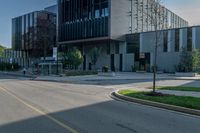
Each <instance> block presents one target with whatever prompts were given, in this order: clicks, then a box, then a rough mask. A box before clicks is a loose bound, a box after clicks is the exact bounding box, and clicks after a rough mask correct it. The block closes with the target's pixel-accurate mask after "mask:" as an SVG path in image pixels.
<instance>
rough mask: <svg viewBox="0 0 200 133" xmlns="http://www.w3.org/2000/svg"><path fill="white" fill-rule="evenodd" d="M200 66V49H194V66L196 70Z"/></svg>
mask: <svg viewBox="0 0 200 133" xmlns="http://www.w3.org/2000/svg"><path fill="white" fill-rule="evenodd" d="M198 66H199V51H198V49H193V51H192V68H193V70H194V71H196V70H197V67H198Z"/></svg>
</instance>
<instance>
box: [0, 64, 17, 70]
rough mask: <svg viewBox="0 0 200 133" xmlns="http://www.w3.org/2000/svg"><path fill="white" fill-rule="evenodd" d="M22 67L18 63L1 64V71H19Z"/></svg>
mask: <svg viewBox="0 0 200 133" xmlns="http://www.w3.org/2000/svg"><path fill="white" fill-rule="evenodd" d="M19 68H20V66H19V65H18V64H17V63H12V64H10V63H6V62H0V71H17V70H19Z"/></svg>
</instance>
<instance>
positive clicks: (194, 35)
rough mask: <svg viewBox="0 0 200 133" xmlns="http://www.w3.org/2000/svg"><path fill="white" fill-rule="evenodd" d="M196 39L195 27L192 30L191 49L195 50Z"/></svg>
mask: <svg viewBox="0 0 200 133" xmlns="http://www.w3.org/2000/svg"><path fill="white" fill-rule="evenodd" d="M196 38H197V33H196V27H193V28H192V48H193V49H194V48H197V46H196V45H197V44H196V43H197V42H196Z"/></svg>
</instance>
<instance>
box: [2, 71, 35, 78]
mask: <svg viewBox="0 0 200 133" xmlns="http://www.w3.org/2000/svg"><path fill="white" fill-rule="evenodd" d="M0 74H3V75H10V76H19V77H27V78H36V77H37V76H34V75H23V74H17V73H9V72H0Z"/></svg>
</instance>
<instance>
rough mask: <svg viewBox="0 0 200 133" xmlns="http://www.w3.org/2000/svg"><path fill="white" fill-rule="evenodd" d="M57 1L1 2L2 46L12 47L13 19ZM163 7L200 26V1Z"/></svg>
mask: <svg viewBox="0 0 200 133" xmlns="http://www.w3.org/2000/svg"><path fill="white" fill-rule="evenodd" d="M55 3H56V0H1V1H0V44H3V45H4V46H6V47H11V19H12V18H14V17H17V16H20V15H23V14H26V13H29V12H32V11H36V10H42V9H43V8H45V7H47V6H51V5H53V4H55ZM163 5H164V6H166V7H167V8H168V9H170V10H171V11H173V12H175V13H176V14H178V15H179V16H181V17H182V18H184V19H186V20H187V21H189V24H190V25H200V16H199V13H200V8H199V7H200V0H163Z"/></svg>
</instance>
